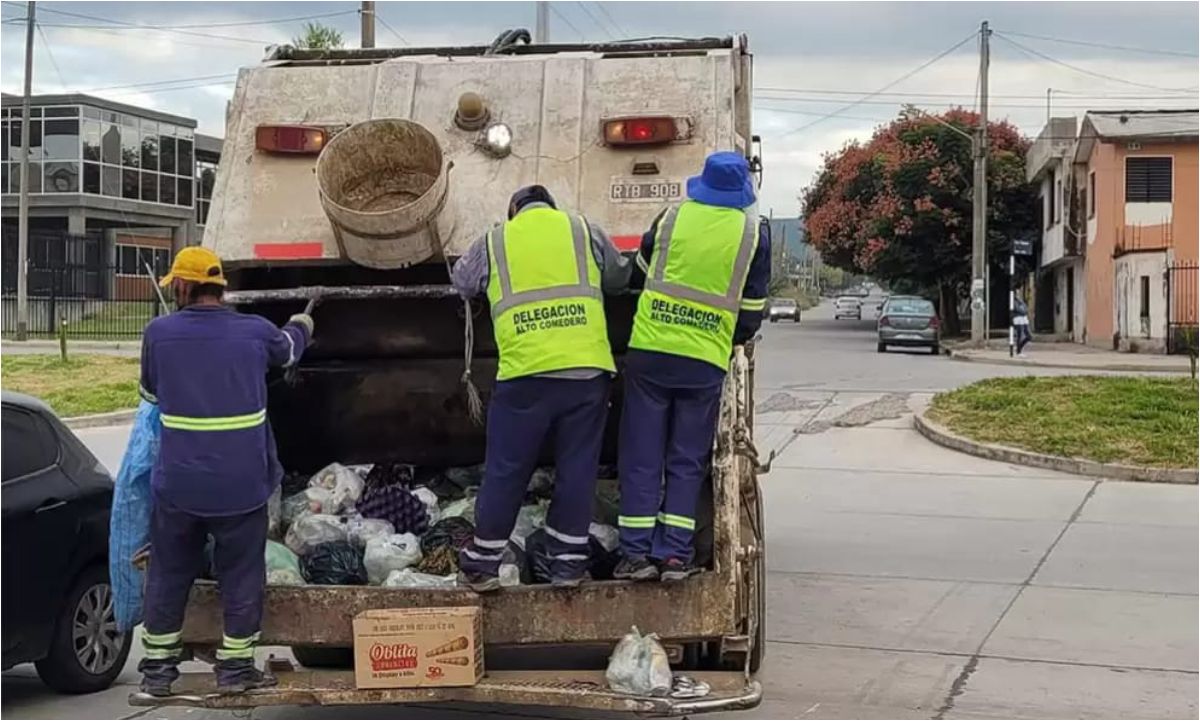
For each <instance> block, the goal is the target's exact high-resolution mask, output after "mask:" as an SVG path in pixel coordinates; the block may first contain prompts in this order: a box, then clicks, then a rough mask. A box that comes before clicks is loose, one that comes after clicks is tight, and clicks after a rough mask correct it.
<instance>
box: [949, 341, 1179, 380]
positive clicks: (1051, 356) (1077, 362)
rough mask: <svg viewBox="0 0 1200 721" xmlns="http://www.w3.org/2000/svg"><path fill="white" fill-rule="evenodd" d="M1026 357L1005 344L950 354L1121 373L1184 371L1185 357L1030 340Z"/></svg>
mask: <svg viewBox="0 0 1200 721" xmlns="http://www.w3.org/2000/svg"><path fill="white" fill-rule="evenodd" d="M1025 353H1026V355H1025V357H1024V358H1021V357H1009V355H1008V346H1007V345H1000V346H998V345H995V344H989V346H988V347H987V348H968V347H958V348H951V349H950V357H951V358H954V359H956V360H962V361H974V362H977V363H993V364H997V365H1015V366H1034V367H1042V368H1074V369H1078V370H1081V371H1116V372H1124V373H1187V372H1189V365H1188V359H1187V356H1182V355H1157V354H1150V353H1117V352H1115V351H1107V350H1100V349H1098V348H1092V347H1091V346H1085V345H1079V344H1077V343H1032V344H1030V345H1029V346H1028V347H1027V348H1026V350H1025Z"/></svg>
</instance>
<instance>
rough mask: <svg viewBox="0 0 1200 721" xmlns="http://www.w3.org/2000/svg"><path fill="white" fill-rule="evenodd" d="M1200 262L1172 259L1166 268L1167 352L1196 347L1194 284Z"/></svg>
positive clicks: (1195, 296) (1191, 350)
mask: <svg viewBox="0 0 1200 721" xmlns="http://www.w3.org/2000/svg"><path fill="white" fill-rule="evenodd" d="M1198 278H1200V265H1197V263H1195V262H1194V261H1193V262H1183V261H1179V262H1175V263H1172V264H1171V265H1170V266H1169V267H1168V268H1167V352H1168V353H1188V352H1189V350H1190V352H1192V353H1195V352H1196V346H1197V342H1198V341H1197V332H1198V329H1197V287H1196V283H1197V280H1198Z"/></svg>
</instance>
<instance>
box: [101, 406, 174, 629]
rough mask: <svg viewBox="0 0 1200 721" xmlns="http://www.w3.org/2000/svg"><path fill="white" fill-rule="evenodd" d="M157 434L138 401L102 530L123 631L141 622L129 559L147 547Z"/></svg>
mask: <svg viewBox="0 0 1200 721" xmlns="http://www.w3.org/2000/svg"><path fill="white" fill-rule="evenodd" d="M161 433H162V424H161V421H160V419H159V412H158V406H156V405H154V404H153V403H148V402H146V401H141V402H140V403H139V404H138V409H137V413H136V414H135V415H134V417H133V430H132V431H131V432H130V434H129V445H128V446H126V448H125V457H124V458H123V459H122V460H121V470H120V472H118V473H117V483H116V489H115V491H114V492H113V504H112V516H111V517H110V520H109V531H108V575H109V578H110V579H111V580H112V588H113V610H114V611H115V612H116V616H117V626H118V627H119V628H120V630H121V631H123V632H125V631H131V630H133V627H134V626H136V625H138V624H139V623H141V622H142V592H143V590H144V584H145V574H144V573H143V572H142V571H140V570H138V569H137V568H135V567H134V565H133V557H134V555H135V554H136V553H137V552H138V551H139V550H141V549H142V548H143V547H144V546H145V545H146V544H148V543H149V542H150V471H151V469H153V468H154V462H155V461H156V460H157V459H158V446H159V441H160V435H161Z"/></svg>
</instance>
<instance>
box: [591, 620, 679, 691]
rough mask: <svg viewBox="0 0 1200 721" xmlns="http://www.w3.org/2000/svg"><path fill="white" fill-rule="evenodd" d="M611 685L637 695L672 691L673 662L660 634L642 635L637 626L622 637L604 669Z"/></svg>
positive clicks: (612, 687)
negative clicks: (661, 640) (661, 641)
mask: <svg viewBox="0 0 1200 721" xmlns="http://www.w3.org/2000/svg"><path fill="white" fill-rule="evenodd" d="M604 678H605V679H606V680H607V681H608V687H609V688H611V689H612V690H613V691H616V692H617V693H627V694H631V695H634V696H666V695H667V694H668V693H670V692H671V665H670V664H669V663H668V662H667V652H666V651H665V650H664V649H663V647H662V644H660V643H659V642H658V635H657V634H653V633H650V634H646V635H644V636H643V635H642V634H641V632H639V631H638V629H637V626H634V627H633V630H631V631H630V632H629V633H627V634H625V635H624V636H623V637H621V640H620V641H619V642H618V643H617V646H616V648H614V649H613V652H612V656H610V657H609V659H608V669H607V670H605V672H604Z"/></svg>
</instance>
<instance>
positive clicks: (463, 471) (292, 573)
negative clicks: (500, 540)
mask: <svg viewBox="0 0 1200 721" xmlns="http://www.w3.org/2000/svg"><path fill="white" fill-rule="evenodd" d="M611 475H615V474H611ZM482 482H483V466H482V465H478V466H469V467H465V468H445V469H426V468H420V467H416V466H412V465H408V464H403V463H384V464H374V465H357V466H348V465H342V464H340V463H331V464H329V465H328V466H326V467H325V468H322V469H321V470H320V471H317V473H315V474H313V475H312V476H306V475H302V474H289V475H288V476H286V477H285V478H284V482H283V485H282V487H281V488H280V489H277V490H276V493H275V495H274V496H272V498H271V500H270V502H269V503H268V511H269V513H268V536H269V537H270V539H271V540H270V541H269V542H268V544H267V554H266V556H267V583H268V584H270V585H305V584H314V585H374V586H384V587H390V588H451V587H454V586H455V583H456V582H455V578H456V576H457V574H458V552H459V550H461V549H462V548H463V547H464V546H465V545H466V544H467V543H469V542H470V540H471V538H472V537H473V536H474V535H475V501H476V496H477V494H478V491H479V486H480V484H481V483H482ZM604 483H605V482H604V481H601V489H600V492H598V494H597V500H598V502H597V522H595V523H592V524H591V527H590V529H589V534H590V537H591V543H590V549H589V550H590V556H591V560H590V568H589V571H590V573H591V576H592V578H594V579H606V578H612V570H613V568H614V566H615V565H616V560H617V536H618V534H617V529H616V528H615V526H614V525H613V524H614V523H615V521H616V504H615V503H605V501H604V498H605V495H606V494H605V492H604V488H603V484H604ZM609 485H610V486H613V487H615V482H610V483H609ZM553 488H554V471H553V469H545V468H539V469H537V470H536V471H535V472H534V473H533V475H532V477H531V478H530V481H529V485H528V490H527V493H526V498H525V503H524V505H522V507H521V510H520V513H519V514H518V516H517V522H516V526H515V527H514V529H513V533H512V536H511V537H510V538H509V544H508V548H506V549H505V551H504V560H503V561H502V562H501V565H500V581H501V583H502V584H503V585H505V586H515V585H519V584H532V583H547V582H549V580H550V579H549V575H548V574H549V557H548V555H547V553H546V549H545V547H546V540H545V539H546V532H545V530H544V527H545V525H546V512H547V510H548V508H549V504H550V500H549V499H550V496H551V493H552V492H553ZM609 515H611V516H612V519H611V522H605V521H607V520H608V518H607V517H608V516H609Z"/></svg>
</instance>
